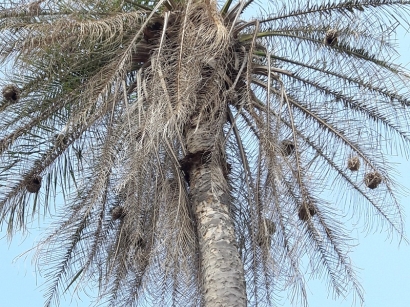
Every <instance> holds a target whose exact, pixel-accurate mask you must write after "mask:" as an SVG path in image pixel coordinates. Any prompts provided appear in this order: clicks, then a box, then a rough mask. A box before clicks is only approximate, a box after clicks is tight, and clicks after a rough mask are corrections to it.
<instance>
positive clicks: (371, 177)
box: [364, 172, 382, 189]
mask: <svg viewBox="0 0 410 307" xmlns="http://www.w3.org/2000/svg"><path fill="white" fill-rule="evenodd" d="M381 182H382V176H381V175H380V173H378V172H371V173H367V174H366V175H365V176H364V183H365V184H366V186H367V187H368V188H369V189H375V188H377V187H378V186H379V184H380V183H381Z"/></svg>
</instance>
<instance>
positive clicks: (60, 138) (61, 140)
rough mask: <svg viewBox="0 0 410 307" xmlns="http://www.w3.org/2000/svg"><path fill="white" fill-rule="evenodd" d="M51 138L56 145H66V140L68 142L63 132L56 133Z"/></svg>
mask: <svg viewBox="0 0 410 307" xmlns="http://www.w3.org/2000/svg"><path fill="white" fill-rule="evenodd" d="M53 139H54V143H55V144H56V145H57V146H58V147H60V146H64V145H67V144H68V142H69V140H68V137H67V136H66V135H64V134H63V133H56V134H55V135H54V137H53Z"/></svg>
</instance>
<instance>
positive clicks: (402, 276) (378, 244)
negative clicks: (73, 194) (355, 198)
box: [0, 34, 410, 307]
mask: <svg viewBox="0 0 410 307" xmlns="http://www.w3.org/2000/svg"><path fill="white" fill-rule="evenodd" d="M400 54H401V55H402V56H401V58H400V59H399V62H401V63H402V64H408V63H409V62H410V35H409V34H408V35H407V37H406V39H404V40H403V39H402V40H401V48H400ZM407 67H409V68H410V65H407ZM392 161H394V162H395V163H400V164H398V165H397V169H398V170H399V173H400V175H399V176H398V177H397V180H398V181H400V182H401V183H402V185H404V186H406V187H407V188H410V162H409V161H406V160H404V159H399V158H393V159H392ZM401 203H402V206H403V209H404V213H405V215H406V216H407V217H409V216H410V197H409V196H406V197H401ZM407 220H408V221H407V223H406V233H407V235H409V234H410V218H407ZM40 235H41V232H40V231H38V230H36V229H33V230H32V233H31V235H30V236H28V237H26V238H25V239H24V240H23V238H22V237H21V236H15V238H14V240H13V242H12V243H11V244H9V243H8V242H7V240H6V239H4V238H3V240H1V241H0V250H1V256H0V259H1V261H0V276H1V279H2V282H1V287H0V307H25V306H30V307H42V306H43V302H44V299H43V296H42V292H41V291H40V285H41V284H42V282H43V280H42V279H41V278H39V277H38V276H36V274H35V272H34V266H33V264H32V263H31V261H32V256H31V254H29V255H28V256H27V257H22V258H20V259H18V260H17V261H15V262H13V260H14V259H15V257H16V256H18V255H19V254H21V253H23V252H25V251H26V250H28V249H30V248H31V247H32V246H33V244H34V242H35V241H36V239H37V238H38V237H39V236H40ZM351 235H352V236H353V237H355V238H357V240H358V241H357V243H358V244H359V245H358V246H357V247H356V248H355V250H354V251H353V253H352V254H351V256H352V260H353V263H354V264H355V266H356V267H357V268H358V269H357V271H358V275H359V279H360V281H361V283H362V285H363V288H364V290H365V304H364V306H365V307H386V306H394V307H408V306H410V246H409V245H406V244H401V245H400V246H398V243H399V242H398V240H397V239H395V240H393V241H390V240H388V237H387V234H386V233H375V234H368V235H364V234H362V233H360V232H357V233H356V232H354V233H352V234H351ZM0 236H1V237H4V236H5V230H4V228H3V229H2V231H1V233H0ZM308 284H309V289H308V295H309V302H310V306H312V307H321V306H326V307H336V306H337V307H344V306H351V305H352V301H351V299H349V298H348V299H347V300H345V301H343V300H341V299H339V300H337V301H334V300H332V298H331V297H330V298H328V292H327V291H326V286H325V285H324V283H323V282H321V281H317V280H312V281H309V283H308ZM89 305H90V300H89V299H88V297H87V296H86V295H81V297H80V300H79V299H77V297H75V298H74V301H72V300H71V298H70V297H68V298H67V299H66V300H64V299H61V302H60V307H68V306H70V307H71V306H79V307H86V306H89ZM283 306H284V307H290V306H291V305H290V304H289V303H286V302H285V300H284V303H283Z"/></svg>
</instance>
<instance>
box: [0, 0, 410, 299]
mask: <svg viewBox="0 0 410 307" xmlns="http://www.w3.org/2000/svg"><path fill="white" fill-rule="evenodd" d="M409 9H410V1H402V0H354V1H351V0H350V1H337V0H334V1H294V2H292V1H289V2H288V1H266V3H263V2H258V1H253V0H249V1H232V0H227V1H226V2H224V3H219V4H218V3H217V2H216V1H214V0H212V1H211V0H166V1H165V0H160V1H156V0H155V1H144V0H116V1H107V0H58V1H57V0H39V1H35V2H27V1H19V2H14V1H7V2H3V3H2V4H0V39H1V41H0V60H1V63H2V67H3V73H4V77H3V78H2V80H1V85H2V88H3V90H2V97H3V99H2V101H1V102H0V221H1V223H2V224H3V225H7V229H8V232H9V235H10V237H12V235H13V234H14V233H15V232H16V231H25V229H26V227H27V225H28V223H30V222H31V221H32V220H33V219H34V218H36V216H38V215H40V216H42V215H47V214H48V212H49V210H50V206H53V205H54V202H55V197H56V195H58V194H59V193H61V194H62V195H63V196H64V199H65V204H64V205H63V206H61V208H58V212H59V213H58V215H57V216H54V217H53V219H54V221H55V225H54V228H53V229H51V230H50V233H49V234H48V235H47V236H45V238H44V239H43V240H42V241H41V242H40V244H39V249H38V253H37V254H36V259H37V263H38V267H39V270H40V272H43V273H44V274H45V275H46V276H47V279H48V281H49V282H48V290H47V293H46V306H51V305H52V304H58V298H59V296H60V295H61V294H62V293H64V292H65V291H67V290H68V289H69V290H72V289H75V290H80V289H82V288H83V287H87V286H88V285H89V284H90V282H93V283H92V284H94V285H96V286H98V289H99V297H98V299H100V300H102V301H104V302H107V304H108V305H110V306H136V305H144V304H146V305H150V304H156V305H158V306H171V305H172V306H174V305H176V306H184V305H187V306H201V304H204V300H205V301H206V299H204V293H205V292H206V291H207V289H206V287H204V284H206V285H207V282H206V281H205V282H204V280H205V279H206V277H205V275H206V274H207V273H204V272H205V269H204V263H205V262H206V261H208V260H209V259H211V258H207V257H208V256H209V257H211V255H205V254H206V253H205V251H206V252H209V253H210V254H212V253H213V252H214V250H217V249H218V248H217V247H215V246H219V245H218V244H219V243H217V244H216V243H215V244H214V245H206V244H208V243H209V242H208V241H207V240H208V239H209V238H210V237H209V236H211V235H210V234H209V233H208V232H207V230H208V226H209V227H213V225H214V224H212V223H214V222H215V223H217V222H216V221H214V220H213V219H212V217H211V216H209V215H206V211H207V210H208V209H209V208H210V206H208V205H209V204H210V203H211V200H210V199H211V198H212V199H214V198H215V199H217V201H216V200H215V201H214V200H212V201H213V202H212V205H215V208H216V207H218V204H219V203H220V204H222V205H220V208H222V209H221V212H222V211H223V213H224V214H225V213H226V214H225V215H224V216H225V217H224V218H226V225H227V226H226V229H222V230H220V231H221V234H222V235H223V239H221V240H222V241H221V242H222V243H221V247H220V248H221V249H224V248H226V247H227V246H228V247H229V248H231V249H232V255H233V256H232V259H234V258H235V257H237V259H239V261H240V263H239V262H238V263H239V264H240V267H241V270H242V271H241V272H240V274H239V277H238V278H239V279H241V278H242V279H243V285H242V286H243V287H244V289H245V285H246V293H245V294H246V300H247V303H248V305H250V306H253V305H258V306H265V305H266V306H271V305H274V304H275V295H276V293H279V292H281V291H287V293H288V294H289V298H290V299H291V300H292V301H293V302H294V303H295V305H300V304H303V305H306V304H307V300H306V284H305V275H304V271H303V270H302V264H308V267H309V271H310V273H311V274H314V275H318V276H322V277H323V278H324V279H325V281H326V284H327V286H328V288H329V289H330V290H331V291H332V292H333V293H334V294H335V295H336V296H342V297H343V296H345V295H347V294H348V293H351V292H353V293H354V294H355V295H356V297H357V298H358V300H359V301H361V300H362V299H363V290H362V288H361V286H360V284H359V282H358V280H357V277H356V274H355V271H354V269H353V265H352V263H351V260H350V258H349V252H350V251H351V249H352V246H351V241H350V238H349V231H348V229H345V226H346V220H347V219H348V218H349V217H354V218H355V219H356V218H357V219H361V220H362V221H363V222H364V223H365V225H366V229H367V230H368V229H371V228H372V227H386V228H387V229H388V230H389V233H390V234H397V235H398V236H399V238H401V239H403V238H404V231H403V223H404V221H403V216H402V213H401V210H400V204H399V202H398V200H397V195H398V194H399V193H401V192H402V191H403V187H402V186H401V185H400V183H399V182H397V181H396V180H395V177H394V172H393V167H392V166H391V165H390V164H389V161H388V157H387V156H388V155H389V154H392V153H394V154H400V155H404V156H408V154H409V149H408V148H410V147H409V143H410V142H409V141H410V133H409V127H410V125H409V124H410V121H409V115H408V107H409V104H410V99H409V97H410V95H409V94H410V91H409V84H410V82H409V81H410V75H409V71H408V70H406V69H405V68H404V67H401V66H400V65H398V64H396V63H395V62H394V61H395V59H396V58H397V52H396V48H397V42H396V41H395V36H394V33H395V31H397V29H400V28H401V29H406V30H408V29H409V26H410V25H409V20H410V18H409V17H410V14H409V13H410V10H409ZM256 11H258V13H257V14H256ZM248 12H249V13H252V14H254V15H255V17H248V16H249V14H248ZM208 175H209V176H208ZM204 178H205V179H204ZM207 193H208V194H207ZM334 195H336V196H334ZM211 196H212V197H211ZM225 211H226V212H225ZM202 214H204V216H202ZM215 219H216V218H215ZM218 219H219V218H218ZM215 225H219V224H215ZM218 227H219V226H218ZM218 227H216V228H218ZM225 234H229V235H226V237H225ZM215 237H218V236H217V235H215V234H213V237H212V238H213V239H215ZM232 238H234V239H233V240H232ZM209 240H210V239H209ZM218 242H219V241H218ZM222 245H224V246H222ZM207 246H208V247H209V246H211V247H212V248H208V247H207ZM233 251H234V252H233ZM236 253H237V255H236ZM235 259H236V258H235ZM205 260H206V261H205ZM221 261H222V260H221ZM206 263H207V264H206V265H208V264H209V266H212V265H214V267H213V268H212V270H218V263H217V262H215V263H213V262H212V261H210V260H209V261H208V262H206ZM221 263H222V262H221ZM219 271H221V270H219ZM242 275H243V277H241V276H242ZM100 302H101V301H100Z"/></svg>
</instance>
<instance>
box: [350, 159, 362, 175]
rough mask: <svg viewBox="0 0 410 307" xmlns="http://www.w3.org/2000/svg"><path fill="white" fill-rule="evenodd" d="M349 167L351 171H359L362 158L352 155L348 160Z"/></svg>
mask: <svg viewBox="0 0 410 307" xmlns="http://www.w3.org/2000/svg"><path fill="white" fill-rule="evenodd" d="M347 168H348V169H350V170H351V171H353V172H355V171H358V170H359V168H360V160H359V157H352V158H350V159H349V160H348V161H347Z"/></svg>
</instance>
